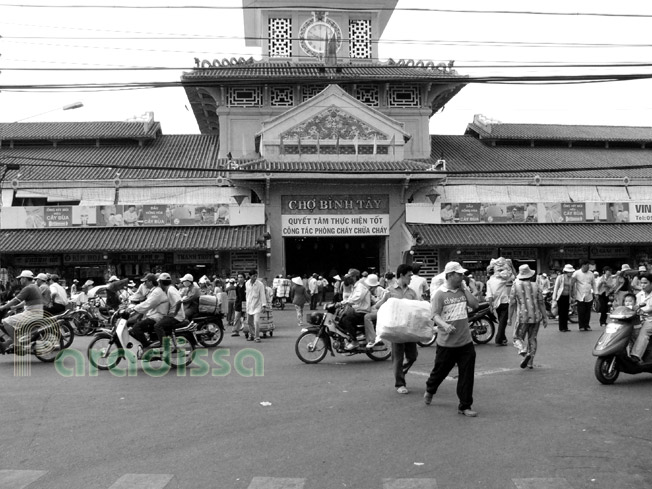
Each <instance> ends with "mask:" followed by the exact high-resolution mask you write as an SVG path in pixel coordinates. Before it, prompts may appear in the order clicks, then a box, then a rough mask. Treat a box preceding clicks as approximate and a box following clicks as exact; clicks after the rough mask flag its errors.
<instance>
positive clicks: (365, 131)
mask: <svg viewBox="0 0 652 489" xmlns="http://www.w3.org/2000/svg"><path fill="white" fill-rule="evenodd" d="M281 136H282V137H283V138H284V139H297V138H302V139H337V138H340V139H342V140H348V139H350V140H353V139H355V138H356V137H357V138H358V140H359V141H372V140H373V139H374V138H375V139H377V140H388V139H389V137H388V136H387V134H384V133H382V132H380V131H379V130H378V129H376V128H374V127H373V126H371V125H370V124H368V123H366V122H364V121H361V120H360V119H358V118H357V117H354V116H353V115H351V114H350V113H348V112H346V111H344V110H343V109H341V108H340V107H338V106H337V105H331V106H330V107H329V108H327V109H325V110H324V111H322V112H320V113H319V114H317V115H316V116H314V117H313V118H311V119H308V120H306V121H304V122H302V123H301V124H297V125H296V126H294V127H293V128H291V129H288V130H287V131H285V132H283V133H282V134H281Z"/></svg>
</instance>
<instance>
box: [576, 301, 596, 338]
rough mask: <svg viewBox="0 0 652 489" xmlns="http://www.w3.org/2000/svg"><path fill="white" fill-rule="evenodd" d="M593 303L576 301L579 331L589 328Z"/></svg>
mask: <svg viewBox="0 0 652 489" xmlns="http://www.w3.org/2000/svg"><path fill="white" fill-rule="evenodd" d="M592 307H593V301H592V300H590V301H577V322H578V323H579V327H580V331H581V330H583V329H587V328H588V327H589V322H591V308H592Z"/></svg>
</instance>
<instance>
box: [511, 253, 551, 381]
mask: <svg viewBox="0 0 652 489" xmlns="http://www.w3.org/2000/svg"><path fill="white" fill-rule="evenodd" d="M514 316H517V319H518V321H517V322H516V329H515V331H514V346H515V347H516V348H518V350H519V352H518V353H519V355H521V356H522V357H523V360H522V361H521V368H526V367H527V368H529V369H532V368H533V367H534V355H536V352H537V335H538V333H539V325H540V324H541V323H543V327H544V328H547V327H548V316H547V314H546V305H545V303H544V302H543V293H542V291H541V287H539V284H538V283H537V282H536V274H535V272H534V270H532V269H531V268H530V266H529V265H521V266H520V267H519V269H518V275H517V276H516V280H514V285H512V290H511V291H510V294H509V323H510V324H514ZM526 336H527V345H526V344H525V341H526V340H525V337H526Z"/></svg>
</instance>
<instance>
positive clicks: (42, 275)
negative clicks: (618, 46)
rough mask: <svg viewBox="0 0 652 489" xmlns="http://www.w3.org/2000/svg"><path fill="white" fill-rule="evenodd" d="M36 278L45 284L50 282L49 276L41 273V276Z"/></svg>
mask: <svg viewBox="0 0 652 489" xmlns="http://www.w3.org/2000/svg"><path fill="white" fill-rule="evenodd" d="M36 278H37V279H39V280H43V282H47V281H48V276H47V275H46V274H44V273H39V274H38V275H37V276H36Z"/></svg>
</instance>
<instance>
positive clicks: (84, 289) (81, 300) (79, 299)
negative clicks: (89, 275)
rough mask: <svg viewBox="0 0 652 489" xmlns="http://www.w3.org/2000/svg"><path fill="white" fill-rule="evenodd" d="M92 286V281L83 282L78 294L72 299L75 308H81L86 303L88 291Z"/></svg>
mask: <svg viewBox="0 0 652 489" xmlns="http://www.w3.org/2000/svg"><path fill="white" fill-rule="evenodd" d="M94 284H95V282H93V281H92V280H87V281H86V282H84V284H83V285H82V286H81V292H79V294H77V296H76V297H75V299H74V300H75V304H76V305H77V306H83V305H84V304H86V303H88V291H89V289H90V288H91V287H92V286H93V285H94Z"/></svg>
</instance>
